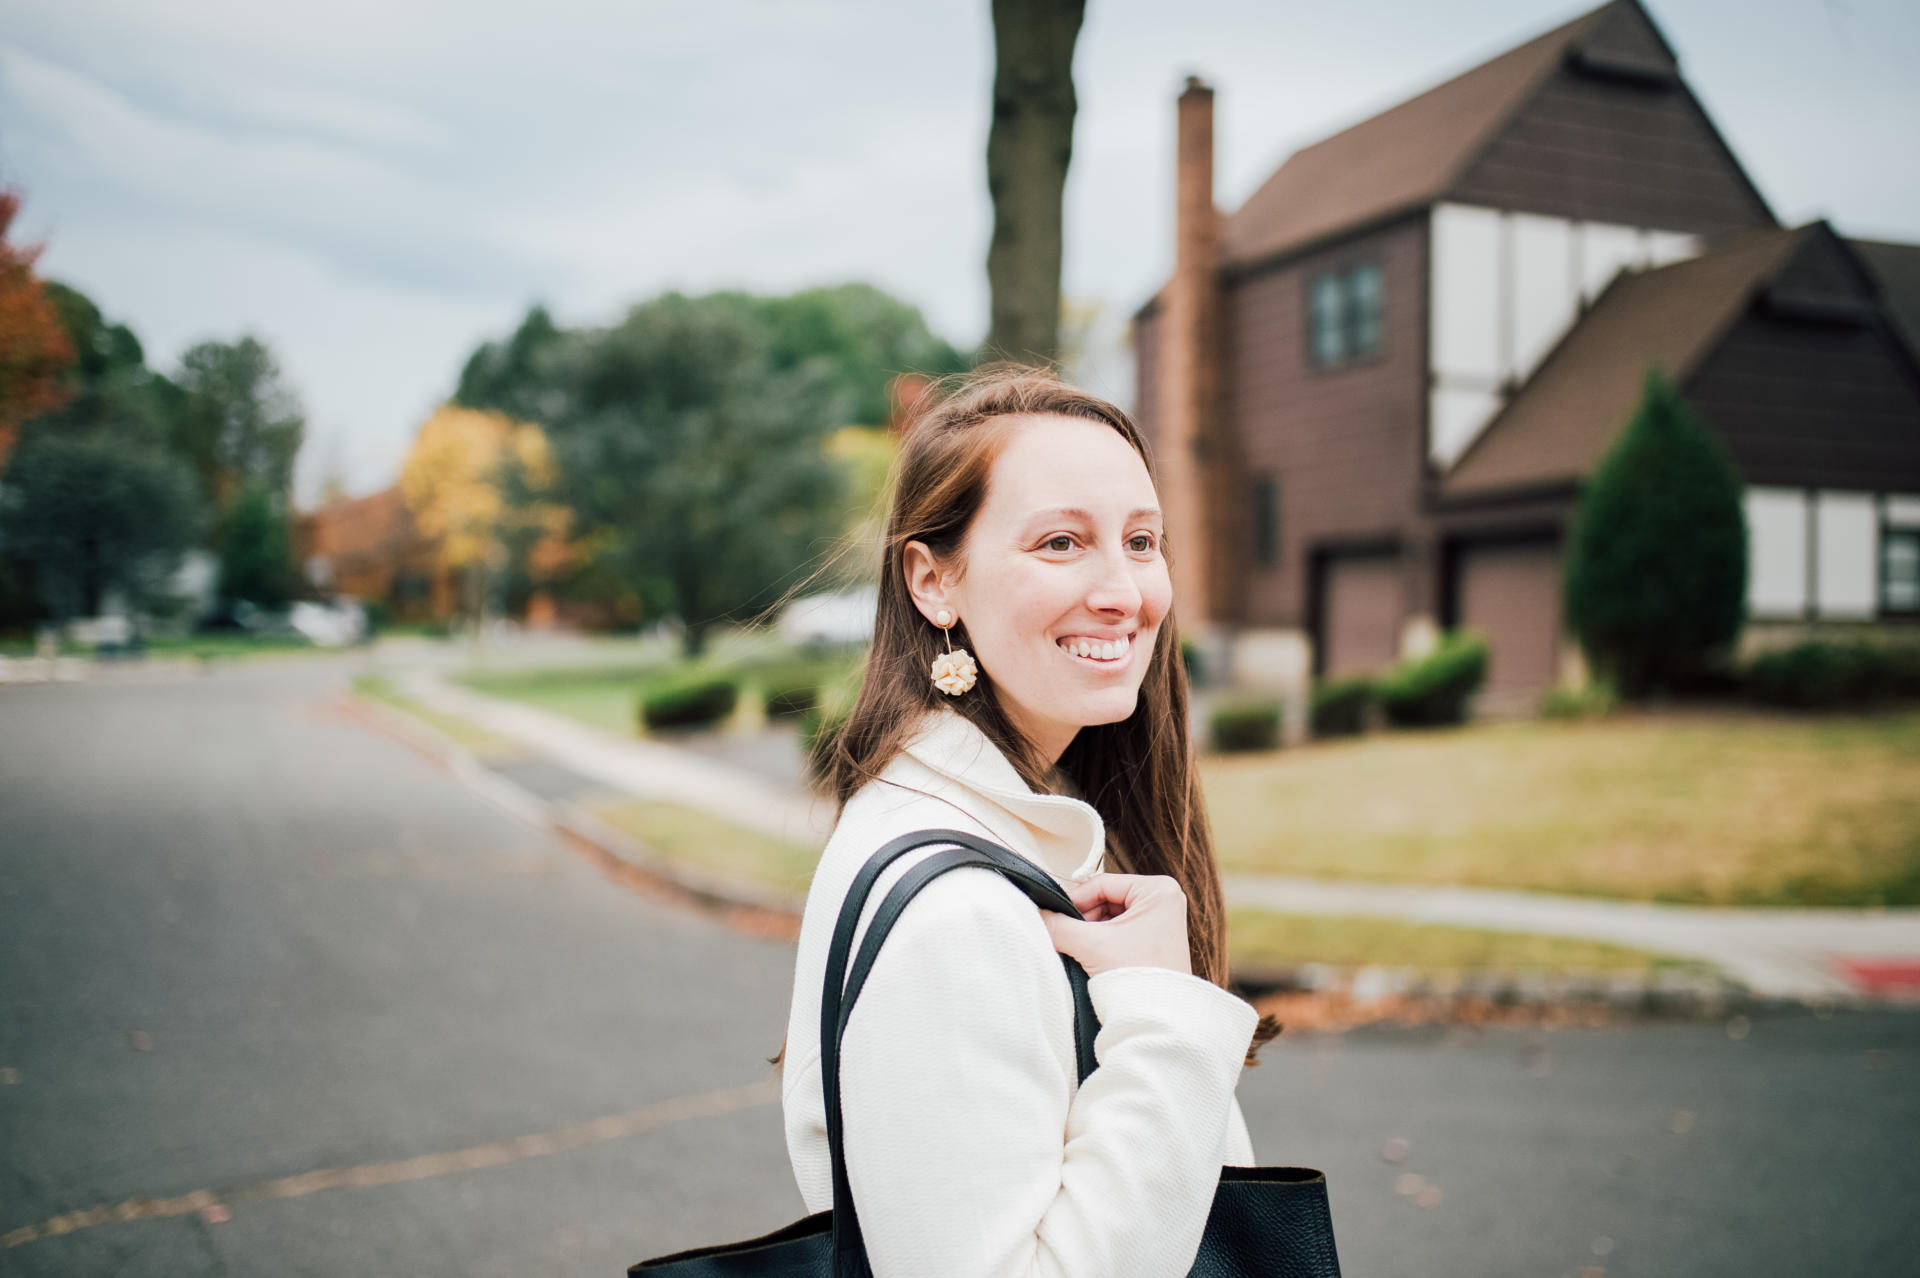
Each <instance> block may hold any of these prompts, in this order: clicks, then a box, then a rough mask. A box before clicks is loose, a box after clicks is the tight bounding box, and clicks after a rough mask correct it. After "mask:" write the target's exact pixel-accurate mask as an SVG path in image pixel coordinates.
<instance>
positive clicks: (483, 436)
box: [400, 404, 574, 620]
mask: <svg viewBox="0 0 1920 1278" xmlns="http://www.w3.org/2000/svg"><path fill="white" fill-rule="evenodd" d="M557 481H558V475H557V472H556V470H555V466H554V462H553V455H552V452H551V450H550V449H549V448H548V446H547V437H546V434H545V433H544V432H543V431H542V430H541V429H540V428H539V427H538V426H536V425H534V424H533V423H531V422H522V421H515V420H514V419H513V418H511V417H508V416H506V415H505V414H503V413H495V412H485V411H482V410H479V409H472V408H461V407H458V406H456V405H453V404H446V405H442V406H441V407H440V408H439V409H437V410H436V411H435V412H434V414H433V416H431V417H429V418H428V419H427V421H426V423H425V424H424V425H422V426H421V427H420V433H419V435H418V436H417V437H415V439H414V442H413V451H412V452H411V453H409V454H408V456H407V462H406V466H405V468H404V469H403V470H402V471H401V475H400V491H401V493H402V495H403V496H404V497H405V498H406V502H407V508H408V509H409V510H411V511H412V512H413V517H414V521H415V522H416V523H417V524H418V525H419V527H420V531H421V533H422V534H424V535H425V536H427V537H429V538H432V539H434V540H436V541H438V542H439V543H440V563H441V566H442V567H443V568H445V569H446V570H447V571H448V572H449V573H451V574H452V575H453V576H454V578H455V579H456V580H457V581H458V582H459V583H460V586H461V599H462V611H463V612H464V613H465V614H466V615H467V616H468V617H469V618H471V619H475V620H479V619H481V618H484V617H485V616H487V615H489V614H492V613H494V612H495V611H496V610H498V611H501V612H504V613H506V614H507V615H508V616H516V617H518V616H525V615H526V610H527V606H528V603H529V602H530V600H531V599H532V597H533V595H534V594H535V593H536V592H537V591H539V590H541V589H542V588H544V587H546V586H548V585H550V584H551V583H552V582H553V581H555V580H556V579H557V578H558V577H559V576H560V575H561V574H562V573H564V572H565V571H566V570H567V569H568V568H569V567H570V566H571V564H572V562H573V559H574V547H573V545H572V544H571V543H570V542H569V540H568V534H569V529H570V525H571V522H572V515H571V512H570V511H569V510H568V509H567V507H566V506H564V505H562V504H560V503H559V502H557V501H554V500H553V499H552V494H553V492H554V489H555V485H556V483H557Z"/></svg>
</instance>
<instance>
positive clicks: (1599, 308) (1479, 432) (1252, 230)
mask: <svg viewBox="0 0 1920 1278" xmlns="http://www.w3.org/2000/svg"><path fill="white" fill-rule="evenodd" d="M1212 114H1213V94H1212V90H1210V89H1208V88H1206V87H1205V86H1203V85H1201V84H1200V83H1199V82H1198V81H1189V82H1188V86H1187V89H1186V92H1184V93H1183V94H1182V95H1181V97H1180V103H1179V143H1178V148H1179V158H1178V165H1177V210H1178V211H1177V215H1176V225H1177V240H1176V252H1175V263H1174V272H1173V276H1172V278H1171V279H1170V280H1169V281H1168V283H1167V284H1166V285H1165V286H1164V287H1163V288H1162V289H1161V290H1160V292H1159V293H1158V294H1157V295H1156V296H1155V297H1154V299H1153V300H1152V301H1150V302H1148V303H1147V305H1146V306H1145V307H1143V308H1142V309H1141V311H1140V312H1139V314H1138V315H1137V316H1136V322H1135V328H1134V354H1135V361H1136V368H1137V375H1138V394H1137V399H1136V407H1137V409H1138V416H1139V418H1140V420H1141V424H1142V427H1143V429H1144V430H1145V431H1146V432H1147V434H1148V437H1149V439H1150V440H1151V442H1152V444H1153V447H1154V452H1155V456H1156V459H1157V461H1158V464H1159V466H1160V469H1161V475H1162V484H1163V489H1164V497H1165V501H1166V505H1167V517H1168V532H1169V534H1170V539H1171V540H1172V541H1173V543H1174V545H1175V546H1176V547H1177V548H1178V550H1177V553H1176V559H1175V565H1174V571H1175V576H1176V580H1177V585H1178V592H1179V598H1180V601H1181V613H1182V623H1181V624H1182V627H1183V630H1185V631H1186V632H1187V633H1189V634H1191V635H1194V636H1195V637H1196V638H1199V639H1200V640H1201V642H1202V643H1203V645H1204V646H1205V648H1206V649H1207V650H1208V651H1209V652H1210V655H1211V656H1212V657H1213V658H1214V660H1215V661H1216V662H1220V663H1224V666H1225V668H1226V669H1228V670H1230V671H1231V672H1232V673H1233V675H1234V677H1235V678H1236V679H1237V680H1238V681H1241V682H1245V683H1264V684H1268V685H1277V686H1279V687H1282V688H1287V689H1293V690H1298V689H1300V688H1302V687H1304V686H1305V685H1306V683H1307V682H1308V681H1309V680H1310V679H1313V678H1324V677H1329V676H1338V675H1342V674H1348V673H1357V672H1365V671H1371V670H1377V669H1379V668H1381V667H1383V666H1385V665H1387V664H1389V663H1390V662H1392V661H1393V660H1395V659H1397V658H1399V657H1401V656H1404V655H1409V654H1415V653H1419V652H1421V651H1424V650H1426V649H1427V648H1428V647H1430V646H1431V644H1432V643H1433V642H1434V641H1435V639H1436V638H1437V636H1438V634H1439V632H1440V630H1442V629H1444V628H1449V627H1452V626H1455V625H1469V626H1475V627H1478V628H1480V629H1481V630H1483V631H1484V632H1486V633H1487V634H1488V636H1489V638H1490V640H1491V643H1492V649H1493V652H1492V662H1491V668H1490V671H1489V678H1488V686H1487V689H1486V693H1485V695H1484V696H1483V698H1482V702H1481V705H1482V709H1483V710H1500V709H1517V708H1521V707H1528V706H1531V705H1532V704H1533V702H1534V701H1535V700H1536V699H1537V698H1538V696H1539V695H1540V693H1542V692H1544V691H1545V690H1547V689H1548V688H1550V687H1552V686H1554V685H1556V684H1568V683H1578V682H1580V681H1581V680H1582V679H1584V677H1585V676H1584V671H1583V669H1582V663H1581V661H1580V659H1579V654H1578V649H1577V646H1576V645H1575V644H1574V643H1573V642H1572V641H1571V640H1570V639H1569V638H1568V637H1567V636H1566V635H1564V634H1563V633H1562V627H1561V625H1560V622H1559V617H1560V554H1561V545H1562V542H1563V540H1564V537H1565V535H1566V531H1567V528H1568V525H1569V523H1570V520H1571V517H1572V514H1573V510H1574V505H1575V502H1576V499H1577V497H1578V493H1579V488H1580V484H1581V482H1582V479H1583V477H1584V476H1585V475H1586V474H1587V473H1589V472H1590V470H1591V468H1592V467H1593V465H1594V463H1595V462H1596V461H1597V460H1598V459H1599V457H1600V456H1601V454H1602V453H1603V452H1604V451H1605V450H1606V448H1607V446H1608V445H1609V443H1610V442H1611V441H1612V439H1613V437H1614V436H1615V434H1616V433H1617V431H1618V430H1619V428H1620V427H1621V426H1622V425H1623V424H1624V423H1625V421H1626V419H1627V417H1628V415H1629V413H1630V412H1631V410H1632V408H1633V405H1634V403H1635V400H1636V398H1637V395H1638V392H1639V389H1640V386H1641V381H1642V378H1643V377H1644V375H1645V372H1646V369H1647V367H1648V365H1650V364H1658V365H1660V366H1662V367H1663V368H1665V369H1666V371H1667V372H1668V373H1669V374H1670V375H1671V376H1672V377H1673V379H1674V381H1675V383H1676V385H1678V386H1679V388H1680V390H1681V391H1682V393H1683V394H1684V395H1686V397H1687V398H1688V400H1689V401H1690V402H1691V403H1692V405H1693V406H1694V408H1695V409H1696V410H1697V411H1698V412H1699V413H1700V415H1701V416H1702V417H1703V418H1704V419H1705V420H1706V421H1707V423H1708V424H1709V425H1710V426H1711V427H1712V428H1713V429H1715V430H1716V431H1717V432H1718V433H1719V435H1720V436H1721V438H1722V439H1723V440H1724V441H1725V442H1726V444H1727V446H1728V448H1729V450H1730V452H1731V453H1732V456H1733V458H1734V461H1735V464H1736V465H1737V467H1738V468H1739V470H1740V472H1741V475H1742V478H1743V479H1744V480H1745V482H1746V484H1747V490H1746V495H1745V503H1746V510H1747V519H1748V529H1749V538H1750V561H1751V563H1750V571H1749V587H1748V613H1749V624H1748V627H1747V634H1746V636H1745V638H1744V640H1743V642H1744V644H1745V645H1746V646H1748V647H1751V646H1752V645H1755V644H1764V643H1766V642H1769V641H1770V640H1773V639H1777V638H1779V637H1780V636H1782V635H1785V634H1789V633H1795V632H1797V631H1801V630H1804V629H1806V628H1808V627H1809V626H1813V627H1820V628H1827V627H1858V626H1860V625H1862V624H1863V623H1864V624H1871V625H1880V626H1886V625H1902V624H1910V623H1911V622H1912V621H1914V620H1916V619H1920V356H1917V355H1916V349H1920V348H1917V347H1916V345H1915V341H1914V335H1915V333H1916V332H1920V308H1916V305H1915V303H1916V300H1917V299H1920V249H1916V248H1913V247H1911V246H1907V245H1895V244H1869V243H1862V244H1854V243H1851V242H1849V241H1847V240H1845V239H1842V238H1841V237H1840V236H1838V235H1837V234H1835V232H1834V231H1833V230H1832V228H1831V227H1829V226H1828V225H1827V224H1825V223H1824V222H1816V223H1813V224H1810V225H1807V226H1802V227H1797V228H1792V229H1788V228H1783V227H1781V226H1780V225H1779V224H1778V222H1777V221H1776V220H1775V218H1774V215H1773V213H1772V212H1771V210H1769V208H1768V207H1767V204H1766V202H1765V200H1763V199H1762V198H1761V196H1760V194H1759V192H1758V191H1757V190H1756V189H1755V188H1754V185H1753V183H1752V182H1751V181H1750V180H1749V179H1748V178H1747V176H1746V174H1745V173H1744V172H1743V171H1742V170H1741V167H1740V164H1739V162H1738V161H1737V160H1736V159H1735V158H1734V156H1733V154H1732V152H1731V151H1730V150H1729V149H1728V147H1727V144H1726V142H1725V141H1724V140H1723V139H1722V138H1721V136H1720V134H1719V133H1718V132H1717V131H1716V130H1715V128H1714V126H1713V123H1712V121H1710V120H1709V119H1708V118H1707V116H1706V113H1705V112H1704V111H1703V110H1702V109H1701V107H1700V104H1699V102H1698V101H1697V100H1696V99H1695V97H1694V96H1693V94H1692V92H1691V91H1690V90H1689V89H1688V88H1687V85H1686V82H1685V81H1684V80H1682V79H1681V78H1680V75H1679V72H1678V69H1677V62H1676V58H1675V55H1674V53H1673V50H1672V49H1671V48H1670V47H1669V46H1668V44H1667V43H1666V41H1665V39H1664V38H1662V36H1661V35H1660V32H1659V31H1658V29H1657V28H1656V27H1655V26H1654V24H1653V21H1652V20H1651V18H1650V17H1649V16H1648V14H1647V12H1646V10H1645V9H1643V8H1642V7H1641V6H1640V5H1639V4H1638V3H1637V2H1636V0H1613V2H1612V3H1609V4H1606V5H1604V6H1602V7H1601V8H1598V9H1595V10H1593V11H1592V12H1590V13H1587V14H1585V15H1583V16H1581V17H1579V18H1576V19H1574V20H1573V21H1572V22H1569V23H1567V24H1566V25H1564V26H1562V27H1559V28H1557V29H1555V30H1553V31H1549V32H1548V33H1546V34H1545V35H1542V36H1540V37H1538V38H1537V39H1534V40H1531V41H1529V42H1527V43H1526V44H1523V45H1521V46H1519V47H1518V48H1515V49H1512V50H1510V51H1509V52H1507V53H1504V54H1502V55H1500V56H1499V57H1496V58H1494V59H1493V60H1492V61H1490V62H1487V63H1485V64H1483V65H1481V66H1479V67H1476V68H1474V69H1473V70H1471V71H1468V72H1466V73H1465V74H1463V75H1460V76H1458V77H1456V78H1454V79H1452V80H1450V81H1448V82H1446V83H1445V84H1442V85H1440V86H1439V87H1437V88H1434V89H1431V90H1429V91H1427V92H1426V93H1423V94H1421V95H1419V96H1418V97H1416V98H1413V99H1412V100H1410V101H1408V102H1405V103H1402V104H1401V105H1399V106H1397V107H1394V108H1393V109H1391V110H1389V111H1386V112H1384V113H1383V114H1381V115H1378V116H1375V117H1373V118H1372V119H1370V120H1366V121H1364V122H1362V123H1360V124H1357V125H1355V126H1353V127H1352V128H1350V129H1347V130H1346V131H1344V132H1342V133H1339V134H1337V135H1335V136H1334V137H1331V138H1328V139H1326V140H1325V141H1323V142H1319V143H1317V144H1315V145H1313V146H1310V147H1307V148H1306V149H1305V150H1302V151H1299V152H1297V153H1295V154H1294V155H1293V156H1292V157H1291V158H1289V159H1288V160H1287V161H1286V163H1285V164H1283V165H1282V166H1281V167H1280V168H1279V169H1278V170H1277V171H1276V172H1275V173H1274V174H1273V175H1272V176H1271V177H1270V178H1268V179H1267V181H1266V182H1265V184H1263V185H1262V186H1261V187H1260V188H1259V189H1258V190H1257V191H1255V192H1254V194H1253V195H1252V196H1251V197H1250V198H1248V200H1247V201H1246V203H1245V204H1244V205H1242V206H1241V207H1240V208H1239V209H1238V210H1237V211H1235V212H1233V213H1230V214H1226V215H1224V216H1222V215H1220V214H1218V213H1217V212H1216V210H1215V208H1214V205H1213V198H1212V189H1213V163H1212V129H1213V123H1212ZM1215 668H1220V667H1219V666H1216V667H1215ZM1297 700H1298V699H1297V698H1296V701H1297ZM1296 724H1297V719H1296Z"/></svg>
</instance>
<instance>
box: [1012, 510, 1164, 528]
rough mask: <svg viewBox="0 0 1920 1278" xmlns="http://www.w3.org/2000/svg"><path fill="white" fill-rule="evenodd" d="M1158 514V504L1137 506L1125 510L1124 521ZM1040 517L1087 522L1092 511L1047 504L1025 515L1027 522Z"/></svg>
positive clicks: (1034, 521) (1147, 517) (1148, 517)
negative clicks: (1125, 516)
mask: <svg viewBox="0 0 1920 1278" xmlns="http://www.w3.org/2000/svg"><path fill="white" fill-rule="evenodd" d="M1159 516H1160V508H1159V507H1158V506H1139V507H1136V508H1134V509H1133V510H1130V511H1128V512H1127V519H1126V522H1128V523H1132V522H1133V521H1134V520H1136V519H1157V518H1159ZM1042 519H1083V520H1085V521H1086V522H1087V523H1092V522H1093V512H1092V511H1088V510H1082V509H1081V508H1080V507H1078V506H1049V507H1047V508H1046V509H1045V510H1036V511H1034V512H1033V514H1031V515H1029V516H1028V517H1027V522H1028V523H1030V524H1032V523H1038V522H1039V521H1040V520H1042Z"/></svg>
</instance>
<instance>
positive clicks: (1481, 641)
mask: <svg viewBox="0 0 1920 1278" xmlns="http://www.w3.org/2000/svg"><path fill="white" fill-rule="evenodd" d="M1486 678H1487V641H1486V639H1485V638H1483V637H1482V636H1481V635H1480V634H1478V633H1477V632H1475V631H1471V630H1454V631H1449V632H1448V633H1447V635H1446V637H1445V638H1443V639H1442V640H1441V641H1440V646H1439V647H1438V648H1435V649H1434V650H1433V651H1432V652H1430V653H1428V654H1427V655H1426V656H1424V657H1419V658H1415V659H1413V660H1410V661H1403V662H1401V663H1400V664H1399V665H1397V666H1395V667H1394V668H1393V669H1391V670H1389V671H1388V672H1387V673H1386V674H1384V675H1382V676H1381V677H1380V679H1379V680H1378V681H1377V682H1376V683H1375V684H1374V690H1375V692H1376V694H1377V695H1378V696H1379V698H1380V708H1381V709H1382V710H1384V711H1385V712H1386V716H1387V721H1388V722H1389V723H1393V724H1396V725H1398V726H1400V727H1405V728H1417V727H1429V726H1432V725H1434V724H1442V723H1464V722H1466V718H1467V704H1468V702H1469V701H1470V700H1471V699H1472V697H1473V694H1474V693H1476V692H1478V691H1479V690H1480V685H1481V684H1483V683H1485V682H1486Z"/></svg>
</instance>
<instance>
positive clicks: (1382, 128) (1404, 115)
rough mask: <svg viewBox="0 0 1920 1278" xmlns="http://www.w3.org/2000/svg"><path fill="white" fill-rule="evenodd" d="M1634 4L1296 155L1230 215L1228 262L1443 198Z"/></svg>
mask: <svg viewBox="0 0 1920 1278" xmlns="http://www.w3.org/2000/svg"><path fill="white" fill-rule="evenodd" d="M1630 7H1637V6H1635V0H1611V2H1610V3H1608V4H1604V5H1602V6H1600V7H1599V8H1598V9H1594V10H1592V11H1591V12H1589V13H1584V14H1582V15H1581V16H1579V17H1577V18H1575V19H1574V20H1573V21H1571V22H1568V23H1565V24H1564V25H1562V26H1558V27H1555V28H1554V29H1553V30H1551V31H1549V32H1547V33H1546V34H1545V35H1541V36H1537V37H1535V38H1534V39H1532V40H1529V41H1527V42H1526V43H1525V44H1523V45H1520V46H1519V47H1518V48H1514V49H1509V50H1508V51H1507V52H1505V53H1503V54H1501V55H1499V56H1498V57H1496V58H1494V59H1493V60H1491V61H1489V62H1483V63H1481V64H1480V65H1479V66H1477V67H1474V68H1473V69H1472V70H1470V71H1467V72H1465V73H1464V74H1461V75H1457V76H1455V77H1454V78H1453V79H1451V80H1448V81H1447V82H1446V83H1445V84H1441V85H1438V86H1436V87H1434V88H1431V89H1428V90H1427V91H1426V92H1425V93H1422V94H1420V95H1419V96H1418V97H1414V98H1410V99H1408V100H1407V101H1405V102H1402V103H1401V104H1400V105H1398V106H1396V107H1393V108H1391V109H1389V110H1386V111H1383V112H1381V113H1380V114H1379V115H1376V116H1374V117H1372V118H1371V119H1368V120H1363V121H1361V122H1360V123H1359V124H1356V125H1354V126H1353V127H1352V128H1349V129H1346V130H1344V131H1343V132H1340V133H1336V134H1334V135H1333V136H1332V137H1330V138H1327V139H1326V140H1325V141H1322V142H1317V143H1315V144H1314V145H1312V146H1309V147H1306V148H1304V149H1302V150H1299V151H1296V152H1294V153H1293V155H1291V156H1289V157H1288V159H1287V161H1286V163H1284V164H1282V165H1281V166H1280V167H1279V168H1278V169H1277V170H1275V171H1274V173H1273V175H1272V176H1271V177H1269V178H1268V179H1267V180H1266V182H1264V183H1263V184H1262V185H1261V186H1260V188H1259V189H1258V190H1256V191H1255V192H1254V193H1253V194H1252V195H1251V196H1249V197H1247V201H1246V203H1244V204H1242V205H1241V206H1240V208H1239V209H1238V210H1236V211H1235V212H1234V213H1232V214H1230V215H1229V216H1228V217H1227V218H1226V219H1225V222H1224V224H1223V226H1222V227H1221V254H1222V257H1223V258H1224V260H1225V261H1226V262H1228V263H1230V264H1231V263H1240V262H1252V261H1256V260H1259V259H1262V258H1266V257H1271V256H1275V255H1277V254H1281V253H1285V252H1288V251H1289V250H1292V249H1295V248H1299V247H1302V246H1304V245H1307V244H1310V243H1312V242H1313V241H1315V240H1318V239H1321V238H1323V237H1325V236H1328V235H1332V234H1335V233H1338V232H1340V231H1344V230H1347V229H1349V228H1352V227H1357V226H1363V225H1368V224H1371V223H1374V222H1377V221H1380V220H1382V219H1385V218H1388V217H1392V216H1394V215H1395V214H1398V213H1402V212H1407V211H1410V210H1412V209H1416V208H1421V207H1424V206H1426V205H1428V204H1431V203H1433V202H1434V201H1436V200H1438V199H1440V198H1442V197H1443V196H1444V195H1445V194H1446V193H1447V191H1448V190H1449V189H1450V188H1451V187H1452V186H1453V185H1454V184H1455V183H1456V182H1457V181H1458V180H1459V178H1460V177H1461V175H1462V173H1463V172H1464V171H1465V169H1466V168H1467V166H1468V165H1469V164H1471V163H1472V162H1473V160H1474V159H1475V158H1476V157H1477V156H1478V155H1479V154H1480V152H1481V150H1482V149H1483V148H1484V147H1485V146H1486V144H1487V143H1488V142H1490V141H1491V140H1492V139H1493V137H1494V135H1495V134H1496V133H1498V132H1499V130H1500V128H1501V127H1502V126H1503V125H1505V124H1506V123H1507V121H1508V120H1509V119H1511V118H1512V116H1513V115H1514V113H1515V112H1516V111H1518V110H1519V109H1520V108H1521V106H1522V105H1524V104H1525V102H1526V101H1527V99H1528V97H1529V96H1530V95H1531V94H1532V93H1533V91H1534V89H1535V88H1537V87H1538V86H1539V85H1540V83H1541V82H1542V81H1544V80H1545V79H1546V78H1547V77H1548V76H1549V75H1551V74H1552V73H1553V71H1554V70H1555V69H1556V68H1557V67H1559V66H1560V65H1561V64H1562V63H1563V62H1564V61H1566V59H1567V58H1568V57H1569V56H1571V55H1573V54H1575V53H1577V52H1578V51H1579V49H1580V47H1581V45H1582V43H1583V42H1584V41H1585V40H1586V39H1587V38H1588V37H1589V36H1597V35H1600V34H1602V29H1603V28H1604V27H1605V26H1606V25H1607V23H1608V19H1609V18H1610V17H1611V16H1612V15H1613V14H1614V12H1615V11H1617V10H1620V9H1624V8H1630Z"/></svg>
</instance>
